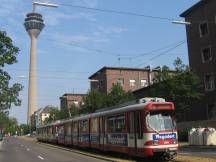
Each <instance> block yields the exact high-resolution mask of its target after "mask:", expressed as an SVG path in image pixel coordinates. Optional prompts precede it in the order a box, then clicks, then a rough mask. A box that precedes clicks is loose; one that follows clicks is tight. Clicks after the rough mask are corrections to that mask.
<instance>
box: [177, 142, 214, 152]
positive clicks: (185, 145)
mask: <svg viewBox="0 0 216 162" xmlns="http://www.w3.org/2000/svg"><path fill="white" fill-rule="evenodd" d="M179 148H180V150H194V151H196V150H202V151H204V150H206V151H216V146H198V145H193V146H192V145H189V144H188V143H187V142H180V143H179Z"/></svg>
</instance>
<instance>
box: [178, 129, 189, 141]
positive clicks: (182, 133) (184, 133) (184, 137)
mask: <svg viewBox="0 0 216 162" xmlns="http://www.w3.org/2000/svg"><path fill="white" fill-rule="evenodd" d="M178 140H179V141H180V142H188V130H178Z"/></svg>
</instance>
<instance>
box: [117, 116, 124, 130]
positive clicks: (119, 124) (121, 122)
mask: <svg viewBox="0 0 216 162" xmlns="http://www.w3.org/2000/svg"><path fill="white" fill-rule="evenodd" d="M115 124H116V129H115V131H116V132H123V131H124V130H125V116H124V115H120V116H117V117H116V121H115Z"/></svg>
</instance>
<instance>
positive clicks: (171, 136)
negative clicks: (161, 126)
mask: <svg viewBox="0 0 216 162" xmlns="http://www.w3.org/2000/svg"><path fill="white" fill-rule="evenodd" d="M176 138H177V136H176V133H169V134H153V140H157V141H158V140H169V139H176Z"/></svg>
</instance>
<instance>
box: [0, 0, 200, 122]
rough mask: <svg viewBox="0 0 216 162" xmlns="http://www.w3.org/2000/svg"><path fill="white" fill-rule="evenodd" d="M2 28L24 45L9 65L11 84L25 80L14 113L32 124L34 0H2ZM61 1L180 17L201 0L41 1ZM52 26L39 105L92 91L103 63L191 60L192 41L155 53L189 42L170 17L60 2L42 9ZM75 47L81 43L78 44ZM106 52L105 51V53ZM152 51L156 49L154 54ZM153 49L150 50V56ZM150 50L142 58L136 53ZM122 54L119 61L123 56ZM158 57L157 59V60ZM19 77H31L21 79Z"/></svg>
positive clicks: (46, 33)
mask: <svg viewBox="0 0 216 162" xmlns="http://www.w3.org/2000/svg"><path fill="white" fill-rule="evenodd" d="M0 2H1V3H0V29H1V30H6V31H7V33H8V35H9V36H10V37H11V38H12V39H13V40H14V44H15V45H16V46H18V47H19V49H20V54H19V56H18V63H17V64H14V65H12V66H7V67H6V69H7V71H8V72H9V73H10V75H11V76H12V78H13V79H12V81H11V83H15V82H19V83H21V84H23V86H24V90H23V91H22V92H21V95H20V98H21V99H22V106H20V107H12V110H11V116H14V117H17V118H18V121H19V122H20V123H24V122H26V114H27V98H28V91H27V90H28V68H29V46H30V40H29V37H28V35H27V33H26V31H25V29H24V27H23V21H24V18H25V15H26V13H28V12H30V11H31V10H32V4H31V0H9V1H8V0H0ZM40 2H52V3H61V4H72V5H80V6H86V7H93V8H101V9H110V10H118V11H126V12H135V13H140V14H145V15H151V16H159V17H166V18H172V19H177V20H178V19H180V18H179V14H180V13H181V12H183V11H184V10H185V9H187V8H188V7H190V6H191V5H192V4H194V3H196V2H198V0H190V1H188V0H49V1H46V0H40ZM37 11H38V12H39V13H42V14H43V16H44V21H45V23H46V27H45V28H44V30H43V31H42V33H41V34H40V36H39V42H38V55H37V57H38V75H39V78H38V99H39V101H38V102H39V107H44V106H46V105H54V106H59V103H60V101H59V97H60V96H61V95H63V94H64V93H86V92H87V91H88V89H89V81H88V77H89V76H90V75H91V74H92V73H94V72H96V71H97V70H98V69H100V68H102V67H103V66H119V65H120V66H126V67H140V68H142V67H144V66H147V65H151V66H153V67H155V66H158V65H168V66H170V67H172V66H173V65H172V64H173V61H174V60H175V58H176V57H180V58H181V59H182V60H183V61H184V63H188V55H187V44H186V43H185V44H183V45H182V46H180V47H178V48H176V49H175V50H173V51H170V52H169V53H168V54H166V55H162V56H160V57H155V56H157V55H158V54H160V53H162V52H163V51H164V50H161V51H156V52H151V51H152V50H157V49H161V48H163V47H167V46H169V45H174V44H176V43H177V42H179V41H182V40H186V33H185V27H184V26H182V25H173V24H172V23H171V22H170V21H167V20H160V19H151V18H146V17H138V16H137V17H136V16H130V15H120V14H112V13H103V12H96V11H90V10H85V9H79V8H72V7H66V6H60V7H59V8H57V9H51V8H44V7H38V8H37ZM74 45H75V46H74ZM99 50H101V51H103V52H101V51H99ZM150 52H151V53H150ZM146 53H147V54H146ZM140 54H145V55H143V56H142V57H136V56H138V55H140ZM119 57H120V58H121V59H120V61H118V58H119ZM152 57H155V59H153V60H151V61H150V59H151V58H152ZM18 76H25V77H24V78H19V77H18Z"/></svg>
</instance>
